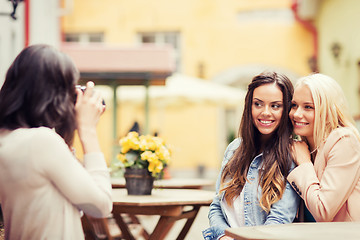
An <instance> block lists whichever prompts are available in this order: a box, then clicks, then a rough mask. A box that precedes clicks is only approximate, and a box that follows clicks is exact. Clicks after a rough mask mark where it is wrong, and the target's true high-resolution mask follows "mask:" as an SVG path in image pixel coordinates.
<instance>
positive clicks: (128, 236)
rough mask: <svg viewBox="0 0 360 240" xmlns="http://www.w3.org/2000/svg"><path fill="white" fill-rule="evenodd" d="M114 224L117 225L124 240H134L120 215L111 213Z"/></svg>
mask: <svg viewBox="0 0 360 240" xmlns="http://www.w3.org/2000/svg"><path fill="white" fill-rule="evenodd" d="M113 216H114V218H115V221H116V223H117V224H118V225H119V227H120V229H121V232H122V235H123V237H124V238H125V239H126V240H135V238H134V236H133V235H132V234H131V232H130V230H129V228H128V226H127V224H126V223H125V222H124V219H123V218H122V216H121V213H116V214H115V213H113Z"/></svg>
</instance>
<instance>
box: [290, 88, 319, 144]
mask: <svg viewBox="0 0 360 240" xmlns="http://www.w3.org/2000/svg"><path fill="white" fill-rule="evenodd" d="M289 116H290V119H291V121H292V123H293V126H294V133H295V134H297V135H300V136H303V137H306V139H307V140H308V142H309V144H310V145H314V140H313V134H314V120H315V105H314V100H313V97H312V95H311V92H310V89H309V88H308V87H307V86H306V85H300V86H298V87H297V88H296V89H295V92H294V96H293V100H292V102H291V110H290V113H289Z"/></svg>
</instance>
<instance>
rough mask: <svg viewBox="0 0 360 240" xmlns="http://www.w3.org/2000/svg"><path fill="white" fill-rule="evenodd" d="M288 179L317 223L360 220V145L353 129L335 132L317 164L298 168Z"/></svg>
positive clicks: (317, 159) (321, 150) (316, 159)
mask: <svg viewBox="0 0 360 240" xmlns="http://www.w3.org/2000/svg"><path fill="white" fill-rule="evenodd" d="M287 179H288V181H289V182H290V184H291V185H292V186H293V187H294V189H295V190H296V191H297V193H298V194H299V195H300V196H301V197H302V198H303V199H304V201H305V204H306V206H307V208H308V209H309V211H310V212H311V214H312V215H313V217H314V218H315V220H316V221H318V222H322V221H326V222H331V221H334V222H339V221H360V207H359V206H360V205H359V203H360V142H359V140H358V139H357V138H356V136H355V135H354V133H353V132H352V131H350V129H348V128H337V129H335V130H334V131H332V132H331V133H330V135H329V137H328V138H327V139H326V141H325V142H324V143H323V144H322V145H321V146H320V148H319V149H318V152H317V155H316V158H315V161H314V164H312V163H304V164H301V165H299V166H298V167H296V168H295V169H294V170H293V171H292V172H291V173H290V174H289V175H288V178H287Z"/></svg>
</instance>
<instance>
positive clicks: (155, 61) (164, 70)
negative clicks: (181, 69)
mask: <svg viewBox="0 0 360 240" xmlns="http://www.w3.org/2000/svg"><path fill="white" fill-rule="evenodd" d="M61 51H62V52H64V53H66V54H67V55H69V56H70V57H71V58H72V59H73V61H74V62H75V64H76V66H77V68H78V69H79V71H80V76H81V79H80V83H84V82H87V81H89V80H92V81H94V82H95V84H97V85H109V86H114V85H115V86H120V85H146V84H149V85H164V84H165V79H166V78H167V77H168V76H170V75H171V73H172V72H173V71H174V60H173V57H172V51H173V50H172V48H170V47H169V46H155V45H144V46H139V47H118V46H107V45H103V44H89V45H79V44H63V45H62V46H61Z"/></svg>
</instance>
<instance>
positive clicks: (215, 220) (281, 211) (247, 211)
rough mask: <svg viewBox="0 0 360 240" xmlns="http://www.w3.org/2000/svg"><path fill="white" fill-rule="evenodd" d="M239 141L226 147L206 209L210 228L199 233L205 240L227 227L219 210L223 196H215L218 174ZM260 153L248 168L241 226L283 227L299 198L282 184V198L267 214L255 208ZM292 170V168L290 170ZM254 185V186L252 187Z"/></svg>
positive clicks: (260, 160)
mask: <svg viewBox="0 0 360 240" xmlns="http://www.w3.org/2000/svg"><path fill="white" fill-rule="evenodd" d="M240 142H241V141H240V139H235V140H234V141H232V142H231V143H230V144H229V146H228V147H227V149H226V151H225V155H224V160H223V162H222V166H221V171H220V174H219V176H218V179H217V182H216V196H215V197H214V199H213V202H212V203H211V205H210V209H209V214H208V217H209V223H210V228H208V229H206V230H204V231H203V236H204V239H205V240H212V239H219V238H220V237H222V236H223V235H224V233H225V229H227V228H229V227H230V225H229V223H228V221H227V216H226V214H225V210H224V207H223V203H222V200H223V198H224V192H223V193H221V195H219V190H220V179H221V173H222V171H223V169H224V166H225V165H226V163H227V162H228V161H229V160H230V159H231V157H232V156H233V154H234V152H235V150H236V149H237V148H238V147H239V146H240ZM261 163H262V153H261V154H259V155H258V156H256V157H255V158H254V159H253V160H252V162H251V164H250V167H249V170H248V174H247V179H248V181H247V182H246V183H245V185H244V188H243V191H244V217H245V226H256V225H269V224H284V223H291V222H293V220H294V218H295V216H296V212H297V209H298V206H299V200H300V199H299V196H298V195H297V193H296V192H295V191H294V190H293V188H292V187H291V185H290V184H289V183H288V182H286V189H285V192H284V194H283V196H282V198H281V199H280V200H279V201H278V202H276V203H274V204H273V205H272V206H271V209H270V212H269V213H266V212H265V211H264V210H263V209H262V208H261V207H260V204H259V199H260V198H261V187H260V186H259V184H258V183H259V171H260V169H261ZM293 167H294V164H293V166H292V168H293ZM253 183H254V184H253Z"/></svg>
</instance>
